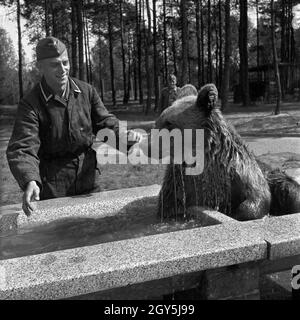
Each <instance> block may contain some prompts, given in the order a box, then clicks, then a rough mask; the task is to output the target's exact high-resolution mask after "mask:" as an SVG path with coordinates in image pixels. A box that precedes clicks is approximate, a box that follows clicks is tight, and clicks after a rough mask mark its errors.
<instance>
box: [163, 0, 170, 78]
mask: <svg viewBox="0 0 300 320" xmlns="http://www.w3.org/2000/svg"><path fill="white" fill-rule="evenodd" d="M166 15H167V14H166V0H163V30H164V32H163V38H164V77H165V82H166V83H167V82H168V74H169V70H168V44H167V22H166Z"/></svg>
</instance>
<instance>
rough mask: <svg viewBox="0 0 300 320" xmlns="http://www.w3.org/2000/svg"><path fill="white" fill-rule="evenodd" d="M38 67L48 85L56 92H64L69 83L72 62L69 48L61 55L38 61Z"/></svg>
mask: <svg viewBox="0 0 300 320" xmlns="http://www.w3.org/2000/svg"><path fill="white" fill-rule="evenodd" d="M38 67H39V69H40V71H41V73H42V75H43V76H44V78H45V80H46V82H47V84H48V86H49V87H50V88H51V89H52V90H53V91H54V93H59V94H60V93H62V92H63V91H64V90H65V88H66V85H67V83H68V75H69V71H70V63H69V58H68V53H67V50H65V51H64V52H63V53H62V54H61V55H60V56H59V57H56V58H48V59H44V60H41V61H39V62H38Z"/></svg>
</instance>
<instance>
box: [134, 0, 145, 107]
mask: <svg viewBox="0 0 300 320" xmlns="http://www.w3.org/2000/svg"><path fill="white" fill-rule="evenodd" d="M135 4H136V30H137V47H138V48H137V50H138V83H139V103H140V104H143V103H144V97H143V81H142V38H141V23H140V21H141V5H140V6H139V5H138V1H137V0H135Z"/></svg>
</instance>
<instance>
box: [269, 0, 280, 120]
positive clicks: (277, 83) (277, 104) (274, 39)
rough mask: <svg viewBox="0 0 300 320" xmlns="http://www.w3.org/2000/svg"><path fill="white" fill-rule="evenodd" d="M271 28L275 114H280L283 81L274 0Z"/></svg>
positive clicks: (272, 0)
mask: <svg viewBox="0 0 300 320" xmlns="http://www.w3.org/2000/svg"><path fill="white" fill-rule="evenodd" d="M271 28H272V48H273V61H274V62H273V63H274V71H275V79H276V86H277V103H276V108H275V111H274V113H275V115H277V114H280V107H281V96H282V93H281V83H280V74H279V67H278V57H277V49H276V38H275V10H274V0H271Z"/></svg>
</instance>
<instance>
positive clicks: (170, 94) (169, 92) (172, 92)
mask: <svg viewBox="0 0 300 320" xmlns="http://www.w3.org/2000/svg"><path fill="white" fill-rule="evenodd" d="M178 89H179V88H178V87H174V88H169V87H165V88H163V89H162V91H161V94H160V98H159V113H162V112H163V111H164V110H165V109H167V108H168V107H169V106H170V105H172V103H173V102H174V101H175V100H176V99H177V94H178Z"/></svg>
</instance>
